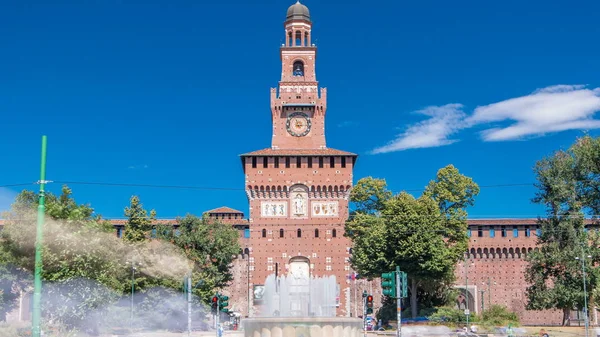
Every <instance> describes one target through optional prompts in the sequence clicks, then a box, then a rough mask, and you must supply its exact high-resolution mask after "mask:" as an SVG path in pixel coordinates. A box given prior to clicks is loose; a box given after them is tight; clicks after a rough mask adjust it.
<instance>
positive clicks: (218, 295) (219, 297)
mask: <svg viewBox="0 0 600 337" xmlns="http://www.w3.org/2000/svg"><path fill="white" fill-rule="evenodd" d="M220 307H221V295H220V294H219V293H217V312H216V313H215V328H216V329H217V337H221V334H220V332H221V329H220V327H219V316H220V314H221V312H220V311H219V310H220Z"/></svg>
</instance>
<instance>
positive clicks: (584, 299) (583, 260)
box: [575, 254, 592, 337]
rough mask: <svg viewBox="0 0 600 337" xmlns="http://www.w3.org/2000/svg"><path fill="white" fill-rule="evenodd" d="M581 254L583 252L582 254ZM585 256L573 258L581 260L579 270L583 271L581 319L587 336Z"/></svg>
mask: <svg viewBox="0 0 600 337" xmlns="http://www.w3.org/2000/svg"><path fill="white" fill-rule="evenodd" d="M582 255H583V254H582ZM585 258H586V257H583V256H582V258H579V256H578V257H576V258H575V260H580V261H581V271H582V273H583V316H584V317H583V319H584V322H585V336H586V337H588V336H589V322H588V305H587V285H586V282H585ZM587 258H588V259H590V258H592V257H591V256H590V255H588V256H587Z"/></svg>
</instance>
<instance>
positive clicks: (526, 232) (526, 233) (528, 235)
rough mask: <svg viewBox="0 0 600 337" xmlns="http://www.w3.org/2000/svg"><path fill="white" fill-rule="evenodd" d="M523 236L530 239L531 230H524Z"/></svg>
mask: <svg viewBox="0 0 600 337" xmlns="http://www.w3.org/2000/svg"><path fill="white" fill-rule="evenodd" d="M525 236H526V237H530V236H531V229H529V227H527V228H525Z"/></svg>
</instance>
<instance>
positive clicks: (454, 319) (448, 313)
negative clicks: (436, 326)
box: [429, 306, 479, 324]
mask: <svg viewBox="0 0 600 337" xmlns="http://www.w3.org/2000/svg"><path fill="white" fill-rule="evenodd" d="M429 320H431V321H433V322H437V323H452V324H459V323H466V322H467V316H466V315H465V313H464V311H463V310H461V309H457V308H454V307H448V306H446V307H439V308H437V310H436V312H434V313H433V314H431V315H430V316H429ZM478 320H479V317H477V315H471V316H469V321H470V322H476V321H478Z"/></svg>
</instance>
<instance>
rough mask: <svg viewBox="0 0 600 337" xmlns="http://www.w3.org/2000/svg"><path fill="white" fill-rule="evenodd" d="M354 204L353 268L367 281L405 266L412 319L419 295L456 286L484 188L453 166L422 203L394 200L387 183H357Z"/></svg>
mask: <svg viewBox="0 0 600 337" xmlns="http://www.w3.org/2000/svg"><path fill="white" fill-rule="evenodd" d="M356 186H357V187H356V188H355V189H354V190H353V191H352V194H351V201H352V202H353V203H354V205H355V211H354V212H353V214H352V216H351V218H350V219H349V220H348V222H347V223H346V231H345V232H346V235H347V236H348V237H350V238H351V239H352V242H353V250H352V256H351V263H352V265H353V267H354V268H355V270H357V271H358V272H359V274H361V275H365V276H367V277H378V276H379V275H380V274H381V273H384V272H389V271H392V270H394V269H395V267H396V266H400V269H401V270H402V271H404V272H406V273H407V274H408V277H409V284H410V287H409V289H410V293H411V308H412V314H413V317H416V315H417V313H418V306H417V294H418V290H419V289H425V290H427V291H429V292H430V293H435V292H439V290H440V286H444V285H448V284H449V283H451V282H453V280H454V268H455V265H456V262H457V261H458V260H459V259H461V258H462V257H463V254H464V253H465V252H466V250H467V245H468V237H467V234H466V233H467V213H466V207H467V206H471V205H473V203H474V198H475V196H476V195H477V194H478V193H479V187H478V186H477V184H475V182H473V180H472V179H471V178H469V177H466V176H464V175H462V174H460V172H459V171H458V169H456V168H455V167H454V166H452V165H449V166H446V167H444V168H442V169H440V170H439V171H438V174H437V177H436V179H435V180H433V181H431V182H430V183H429V185H428V186H427V188H426V189H425V193H423V195H422V196H420V197H419V198H415V197H414V196H412V195H410V194H408V193H406V192H401V193H399V194H396V195H393V194H392V192H390V191H389V190H387V186H386V183H385V181H384V180H382V179H374V178H371V177H368V178H363V179H361V180H359V181H358V183H357V184H356Z"/></svg>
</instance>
